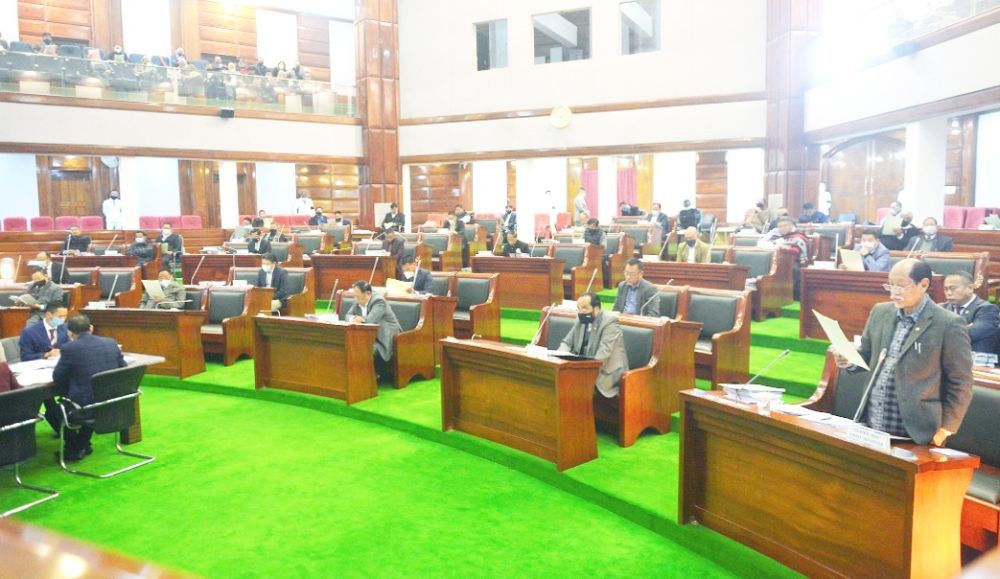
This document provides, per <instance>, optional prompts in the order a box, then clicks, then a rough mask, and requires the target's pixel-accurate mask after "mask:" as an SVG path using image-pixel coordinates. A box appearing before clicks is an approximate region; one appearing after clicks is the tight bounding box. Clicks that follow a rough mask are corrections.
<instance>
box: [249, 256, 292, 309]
mask: <svg viewBox="0 0 1000 579" xmlns="http://www.w3.org/2000/svg"><path fill="white" fill-rule="evenodd" d="M254 285H255V286H257V287H271V288H274V299H272V300H271V309H272V310H280V309H281V308H284V307H288V298H289V296H290V295H291V291H290V290H289V289H288V271H287V270H286V269H285V268H283V267H281V266H279V265H278V260H277V258H275V257H274V254H273V253H265V254H264V255H263V256H262V257H261V260H260V270H258V271H257V283H256V284H254Z"/></svg>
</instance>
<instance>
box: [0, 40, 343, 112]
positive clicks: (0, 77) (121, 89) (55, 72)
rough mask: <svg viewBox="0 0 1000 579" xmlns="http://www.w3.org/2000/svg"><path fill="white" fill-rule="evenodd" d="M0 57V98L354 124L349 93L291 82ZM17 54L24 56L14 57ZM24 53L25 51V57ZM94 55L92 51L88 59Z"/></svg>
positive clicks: (148, 65) (191, 68)
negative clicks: (344, 119)
mask: <svg viewBox="0 0 1000 579" xmlns="http://www.w3.org/2000/svg"><path fill="white" fill-rule="evenodd" d="M19 44H21V43H13V44H12V46H11V50H7V51H4V52H0V92H5V93H21V94H31V95H50V96H60V97H73V98H85V99H101V100H105V101H114V102H124V103H150V104H165V105H195V106H198V105H200V106H210V107H217V108H221V107H226V108H234V109H236V110H252V111H264V112H274V113H292V114H305V115H325V116H350V117H353V116H356V107H355V89H354V87H352V86H350V87H349V86H338V85H332V84H330V83H328V82H320V81H315V80H312V79H310V78H304V79H300V78H295V77H293V76H291V75H288V76H286V75H284V74H283V75H280V76H270V75H268V76H258V75H252V74H241V73H239V72H237V71H232V70H226V69H222V70H212V69H210V68H208V67H206V63H204V62H201V61H197V62H196V63H195V64H191V63H188V64H184V65H182V66H179V67H171V66H164V65H163V64H164V63H165V62H164V60H163V59H160V58H159V57H155V58H156V60H157V61H158V62H159V63H158V64H154V63H153V61H152V60H151V59H150V58H148V57H146V58H145V59H144V60H140V61H138V62H130V61H114V60H100V59H98V58H96V56H95V58H77V57H73V56H62V55H49V54H40V53H33V52H27V51H24V47H23V46H17V45H19ZM16 48H21V49H22V50H17V49H16ZM29 50H30V49H29ZM93 54H95V55H96V51H94V52H93Z"/></svg>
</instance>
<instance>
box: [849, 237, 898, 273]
mask: <svg viewBox="0 0 1000 579" xmlns="http://www.w3.org/2000/svg"><path fill="white" fill-rule="evenodd" d="M854 251H857V252H858V253H860V254H861V259H862V261H864V264H865V271H889V268H891V267H892V256H891V255H890V254H889V249H888V248H887V247H886V246H884V245H882V244H881V243H880V242H879V240H878V235H876V234H875V233H874V232H871V231H866V232H864V233H862V234H861V243H859V244H857V245H855V246H854ZM840 267H841V268H843V267H844V265H843V264H841V265H840Z"/></svg>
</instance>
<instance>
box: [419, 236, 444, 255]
mask: <svg viewBox="0 0 1000 579" xmlns="http://www.w3.org/2000/svg"><path fill="white" fill-rule="evenodd" d="M424 243H425V244H427V245H429V246H430V248H431V255H433V256H434V257H437V256H438V255H440V254H441V252H442V251H447V250H448V236H447V235H445V234H427V233H425V234H424Z"/></svg>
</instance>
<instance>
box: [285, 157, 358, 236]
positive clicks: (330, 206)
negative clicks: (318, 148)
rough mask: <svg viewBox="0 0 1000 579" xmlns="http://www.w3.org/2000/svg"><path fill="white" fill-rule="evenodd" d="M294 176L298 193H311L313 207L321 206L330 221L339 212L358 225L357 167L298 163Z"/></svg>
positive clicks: (339, 164) (342, 164)
mask: <svg viewBox="0 0 1000 579" xmlns="http://www.w3.org/2000/svg"><path fill="white" fill-rule="evenodd" d="M295 175H296V179H297V183H296V185H297V187H298V190H299V191H305V192H306V193H308V194H309V198H310V199H312V201H313V206H314V207H321V208H322V209H323V213H324V214H326V216H327V217H328V218H330V219H333V212H334V211H340V212H342V213H343V214H344V217H347V218H348V219H350V220H351V221H352V222H353V223H357V222H358V219H359V218H360V217H361V205H360V201H359V199H358V166H357V165H352V164H344V163H338V164H332V165H328V164H318V163H299V164H296V165H295Z"/></svg>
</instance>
